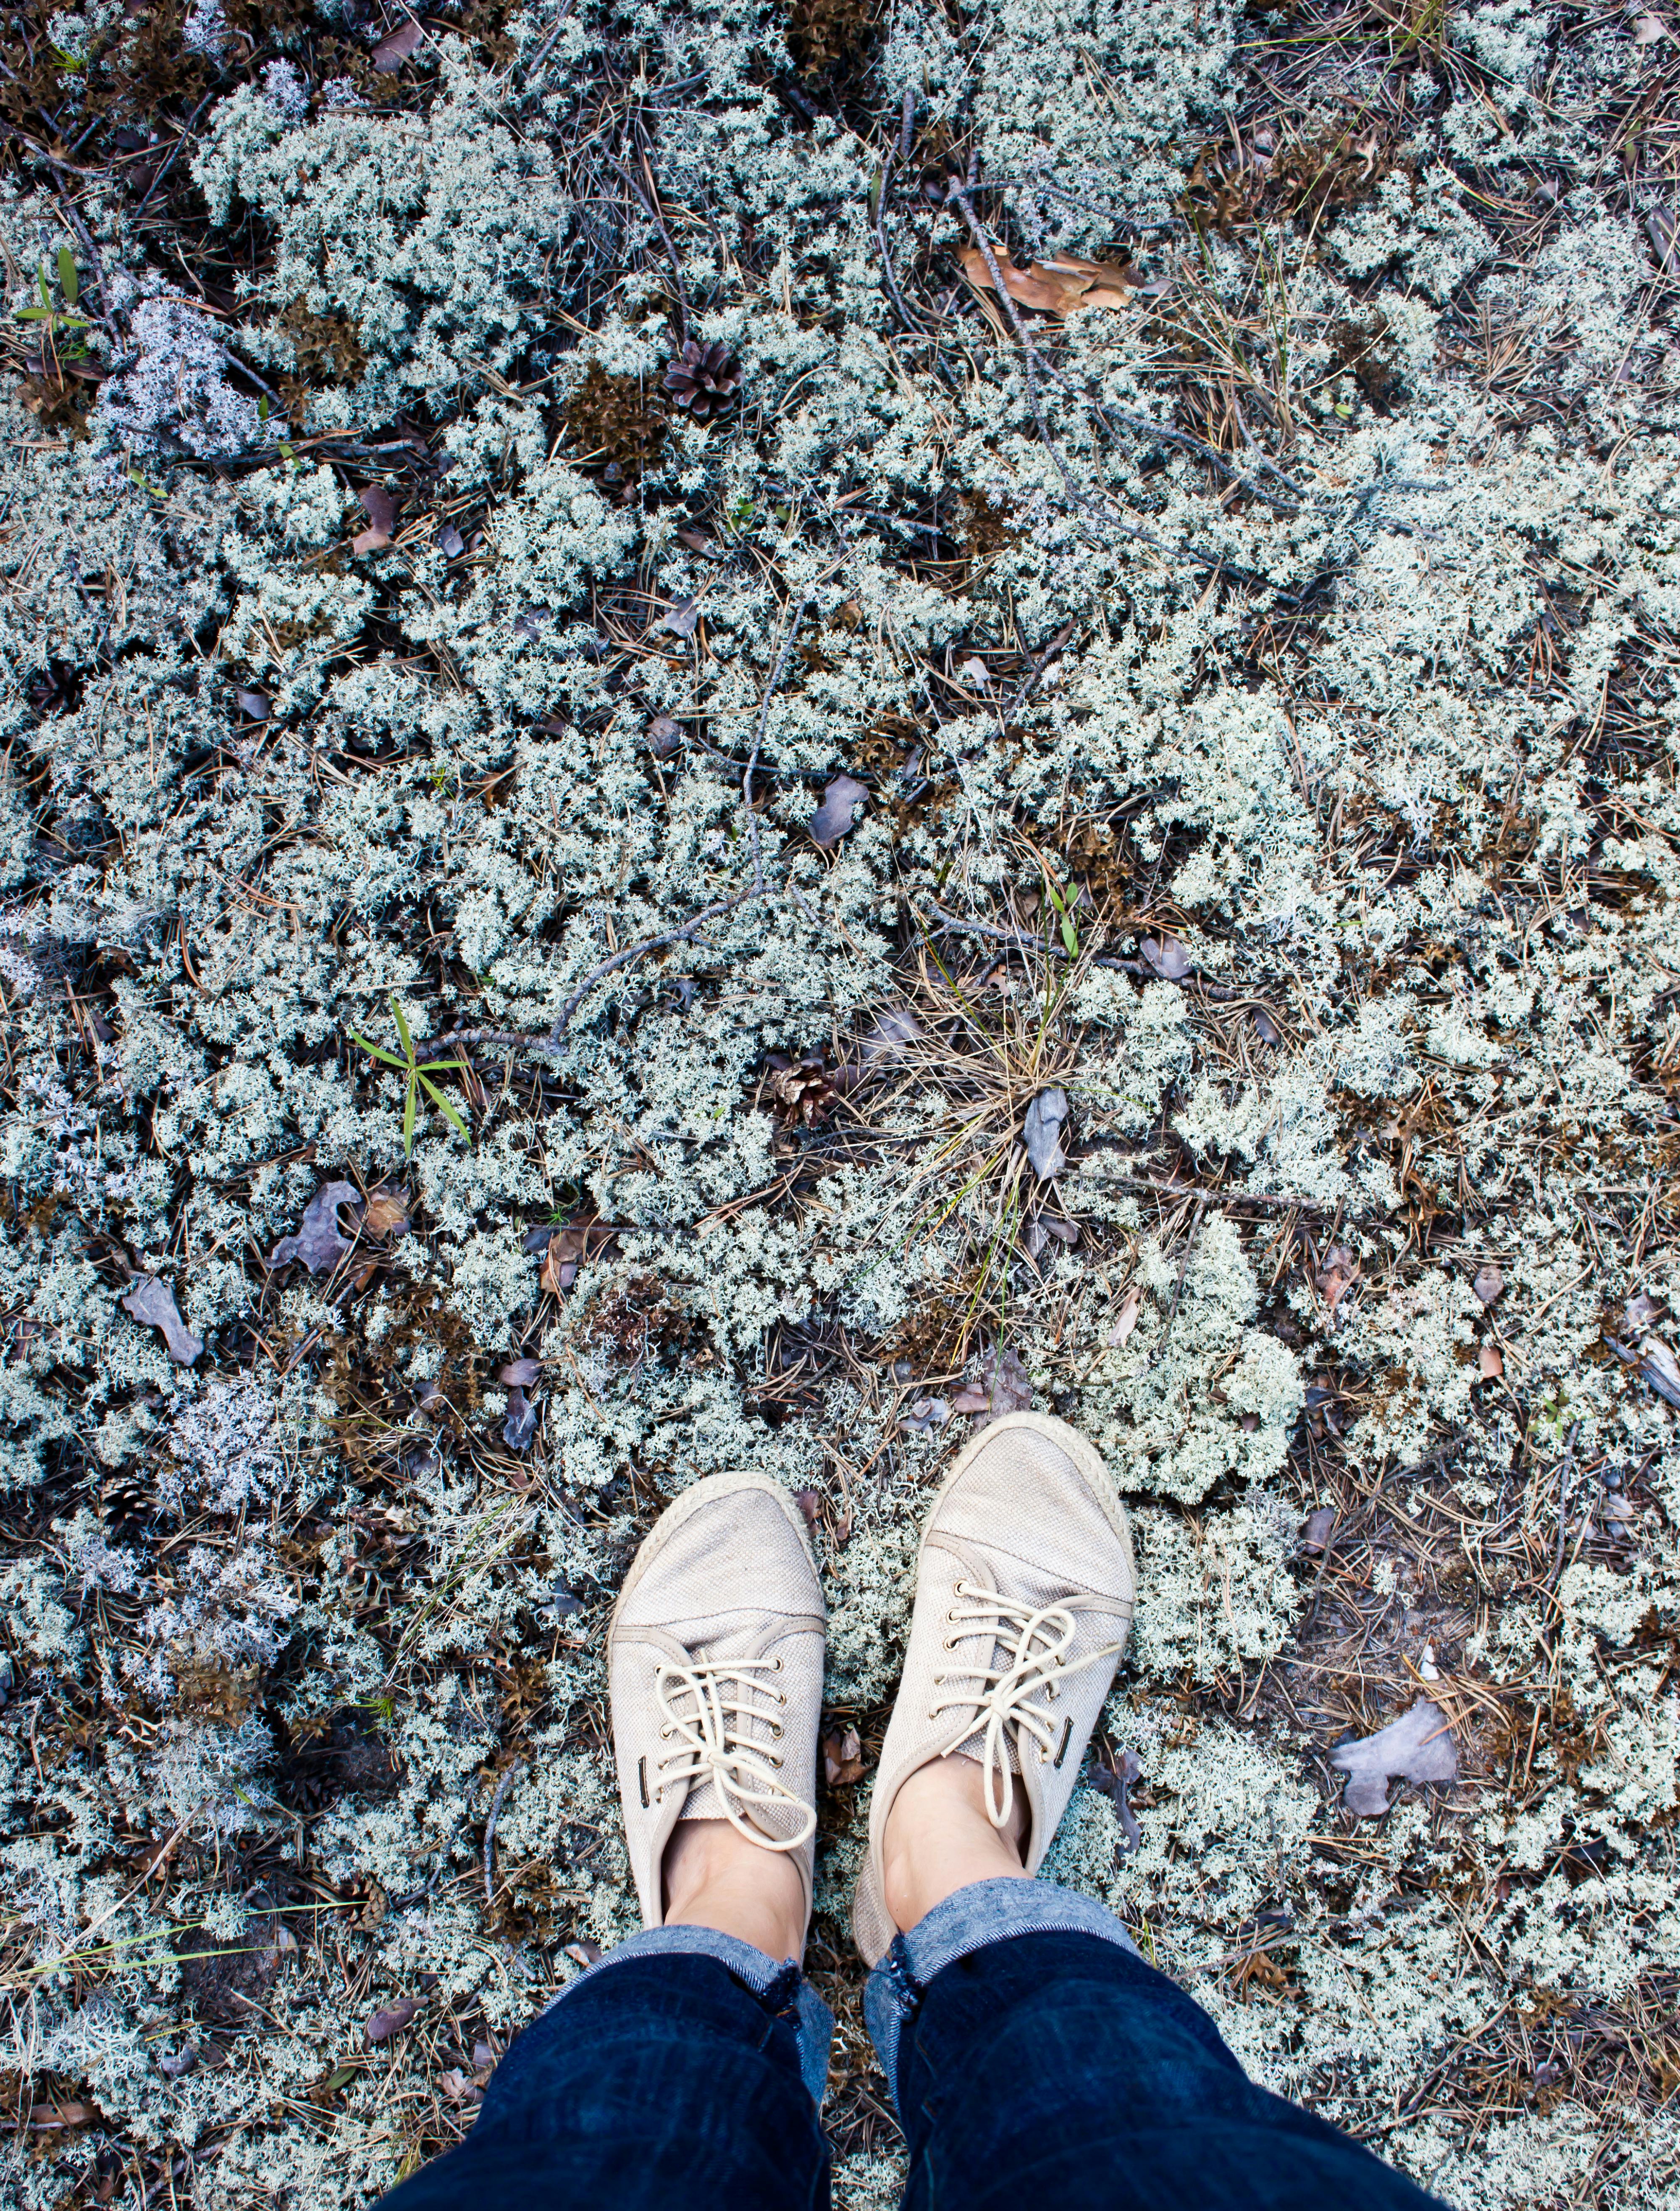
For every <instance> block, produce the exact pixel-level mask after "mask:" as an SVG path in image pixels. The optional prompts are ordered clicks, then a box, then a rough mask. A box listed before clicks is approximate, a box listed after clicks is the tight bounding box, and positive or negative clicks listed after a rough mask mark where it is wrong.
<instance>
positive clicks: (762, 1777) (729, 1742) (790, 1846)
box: [653, 1658, 816, 1851]
mask: <svg viewBox="0 0 1680 2211" xmlns="http://www.w3.org/2000/svg"><path fill="white" fill-rule="evenodd" d="M781 1670H782V1662H781V1660H780V1659H779V1658H689V1659H688V1660H686V1661H685V1662H684V1663H682V1664H681V1665H672V1664H669V1663H661V1664H659V1665H658V1666H656V1667H655V1668H654V1669H653V1683H654V1695H655V1699H656V1701H657V1702H658V1707H659V1710H660V1711H661V1712H662V1713H663V1714H664V1726H663V1727H662V1728H661V1729H660V1730H659V1732H660V1734H661V1735H664V1736H667V1737H669V1736H670V1735H675V1736H676V1738H677V1745H676V1749H675V1750H673V1751H671V1752H670V1753H669V1754H667V1755H666V1756H665V1757H664V1758H662V1759H661V1760H659V1762H658V1772H659V1775H660V1777H661V1778H660V1779H659V1782H658V1786H657V1788H656V1790H655V1791H654V1793H655V1795H656V1796H664V1793H665V1790H666V1789H667V1788H671V1787H675V1785H676V1784H677V1783H678V1782H683V1783H686V1784H689V1785H690V1786H692V1785H693V1784H694V1783H696V1782H699V1783H701V1784H704V1783H706V1782H707V1781H710V1782H711V1783H713V1785H714V1786H715V1788H716V1790H717V1791H718V1802H719V1803H720V1804H721V1805H722V1806H723V1808H724V1817H725V1819H726V1820H728V1821H729V1823H730V1825H731V1826H732V1827H734V1828H735V1829H736V1830H737V1832H739V1833H741V1834H743V1835H744V1836H746V1837H747V1838H748V1840H749V1842H755V1843H758V1844H761V1845H762V1846H763V1848H764V1849H766V1850H767V1851H797V1850H798V1848H799V1846H800V1845H801V1844H803V1843H806V1842H809V1841H810V1838H811V1837H812V1835H814V1834H815V1833H816V1813H815V1812H814V1811H813V1810H812V1808H810V1805H809V1804H807V1803H805V1802H804V1801H803V1800H802V1799H801V1797H800V1796H799V1794H798V1791H797V1790H792V1789H790V1788H789V1787H788V1785H787V1784H786V1783H785V1781H784V1780H783V1779H782V1778H781V1774H780V1772H779V1767H780V1766H781V1760H780V1759H779V1758H777V1757H775V1756H773V1754H771V1753H770V1752H769V1751H767V1750H766V1749H765V1748H763V1746H762V1745H761V1744H760V1743H757V1742H754V1741H753V1740H752V1739H751V1737H750V1736H749V1735H747V1733H746V1732H745V1729H746V1728H747V1725H748V1723H749V1722H756V1723H759V1724H760V1725H768V1726H769V1727H770V1728H772V1729H773V1730H774V1732H775V1734H776V1735H778V1736H779V1735H780V1734H781V1731H782V1730H781V1723H780V1722H779V1720H777V1719H776V1718H774V1717H773V1716H772V1713H771V1712H770V1711H767V1710H764V1709H761V1707H760V1705H758V1704H757V1703H755V1699H768V1700H769V1701H770V1703H771V1704H772V1705H776V1706H780V1705H785V1704H786V1702H787V1699H786V1698H785V1696H783V1695H782V1694H781V1693H780V1692H779V1691H778V1690H775V1689H773V1688H772V1687H770V1686H769V1684H768V1682H767V1681H761V1680H760V1679H759V1676H760V1675H764V1674H779V1673H780V1671H781ZM790 1804H791V1805H792V1807H793V1808H794V1809H795V1810H796V1811H797V1812H798V1814H799V1819H800V1826H799V1830H798V1833H797V1834H793V1835H788V1836H774V1837H773V1836H770V1835H767V1834H766V1833H765V1832H764V1831H763V1829H762V1828H761V1827H759V1826H756V1825H755V1823H754V1822H753V1820H751V1819H750V1817H749V1816H748V1814H749V1811H750V1808H752V1807H753V1806H754V1805H760V1806H772V1807H783V1806H786V1805H790Z"/></svg>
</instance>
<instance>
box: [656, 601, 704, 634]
mask: <svg viewBox="0 0 1680 2211" xmlns="http://www.w3.org/2000/svg"><path fill="white" fill-rule="evenodd" d="M699 626H700V601H699V600H698V599H684V600H683V601H682V603H681V604H680V605H677V606H674V607H673V608H672V609H671V610H670V613H669V614H667V615H661V616H660V618H659V620H658V621H656V622H655V623H654V625H653V628H654V629H655V630H656V631H658V630H662V629H663V630H669V631H670V634H671V635H672V636H673V637H692V636H693V635H694V632H695V630H696V629H697V628H698V627H699Z"/></svg>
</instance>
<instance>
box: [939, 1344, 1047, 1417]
mask: <svg viewBox="0 0 1680 2211" xmlns="http://www.w3.org/2000/svg"><path fill="white" fill-rule="evenodd" d="M1032 1402H1033V1385H1032V1384H1031V1383H1030V1382H1029V1381H1028V1378H1027V1370H1026V1368H1025V1367H1024V1366H1022V1363H1021V1361H1020V1360H1019V1359H1018V1358H1017V1357H1016V1354H1015V1353H1014V1352H1013V1351H1006V1352H1004V1354H1003V1356H1002V1358H1001V1359H1000V1358H999V1357H998V1354H997V1353H996V1352H995V1351H988V1352H987V1353H986V1356H985V1358H984V1359H983V1360H981V1361H980V1371H979V1376H978V1377H977V1378H976V1379H975V1380H973V1382H965V1383H964V1384H963V1385H962V1388H961V1390H959V1391H958V1392H957V1394H956V1396H955V1397H953V1398H952V1399H951V1410H952V1412H954V1413H977V1414H979V1415H980V1424H981V1426H982V1427H985V1426H986V1424H987V1423H988V1422H990V1421H992V1420H1001V1419H1002V1417H1003V1415H1004V1414H1005V1413H1024V1412H1026V1411H1028V1409H1029V1408H1030V1407H1031V1405H1032Z"/></svg>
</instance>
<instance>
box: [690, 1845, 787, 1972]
mask: <svg viewBox="0 0 1680 2211" xmlns="http://www.w3.org/2000/svg"><path fill="white" fill-rule="evenodd" d="M662 1878H663V1882H664V1920H665V1924H666V1926H667V1927H710V1928H713V1929H716V1930H717V1932H718V1933H719V1934H721V1935H736V1936H737V1937H738V1939H739V1940H740V1941H743V1942H750V1943H751V1944H752V1945H753V1947H754V1948H755V1949H758V1950H762V1951H763V1952H764V1954H765V1955H766V1956H767V1957H770V1958H774V1959H776V1960H778V1961H779V1960H782V1959H784V1958H798V1957H799V1956H801V1955H802V1954H803V1953H804V1947H805V1892H804V1883H803V1882H802V1881H801V1880H800V1877H799V1869H798V1866H797V1865H796V1864H795V1863H794V1862H793V1859H792V1857H791V1855H790V1854H789V1853H788V1852H786V1851H771V1850H767V1849H765V1848H764V1846H763V1845H761V1844H759V1843H755V1842H753V1841H752V1840H750V1839H749V1837H747V1836H745V1835H743V1834H742V1833H740V1832H738V1831H737V1829H736V1828H735V1827H732V1826H731V1825H730V1823H729V1821H728V1820H682V1821H681V1822H679V1824H678V1826H676V1830H675V1832H673V1833H672V1836H671V1838H670V1842H669V1843H668V1844H667V1845H665V1855H664V1866H663V1869H662Z"/></svg>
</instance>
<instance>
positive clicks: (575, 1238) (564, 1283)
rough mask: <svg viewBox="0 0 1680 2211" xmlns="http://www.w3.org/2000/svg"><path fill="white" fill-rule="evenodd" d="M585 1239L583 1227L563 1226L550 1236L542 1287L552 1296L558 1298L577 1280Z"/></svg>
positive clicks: (544, 1261)
mask: <svg viewBox="0 0 1680 2211" xmlns="http://www.w3.org/2000/svg"><path fill="white" fill-rule="evenodd" d="M584 1245H585V1235H584V1232H583V1230H582V1229H581V1228H562V1229H561V1230H560V1231H559V1232H558V1233H556V1234H555V1235H553V1236H550V1237H549V1250H548V1256H547V1257H546V1258H545V1259H544V1260H543V1277H542V1281H541V1284H540V1287H542V1288H543V1289H545V1290H547V1291H548V1292H549V1294H550V1295H551V1296H553V1297H556V1298H557V1297H558V1296H559V1295H560V1293H561V1291H562V1290H569V1289H570V1288H571V1287H572V1285H573V1282H575V1281H577V1279H578V1268H579V1264H580V1263H581V1262H582V1259H583V1256H584Z"/></svg>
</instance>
